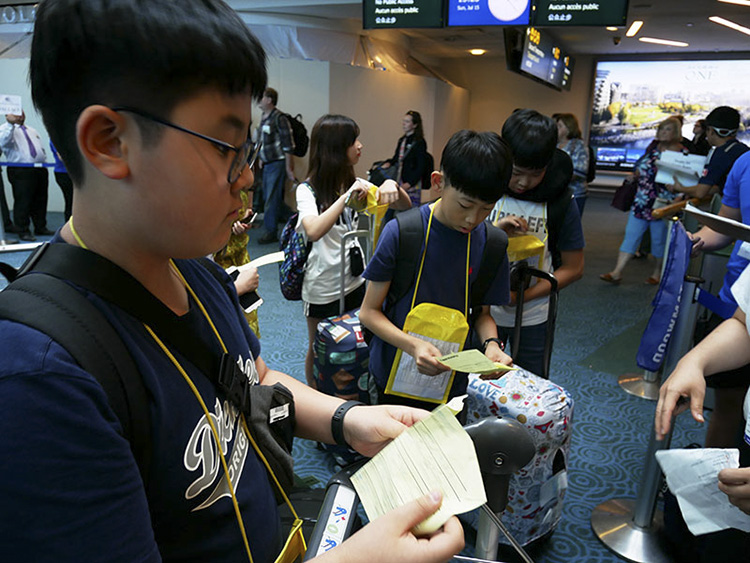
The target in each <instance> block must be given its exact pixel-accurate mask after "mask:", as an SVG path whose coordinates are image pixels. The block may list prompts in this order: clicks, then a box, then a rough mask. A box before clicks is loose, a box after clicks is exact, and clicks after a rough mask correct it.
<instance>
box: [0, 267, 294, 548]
mask: <svg viewBox="0 0 750 563" xmlns="http://www.w3.org/2000/svg"><path fill="white" fill-rule="evenodd" d="M176 263H177V266H178V268H179V269H180V271H181V272H182V274H183V275H184V276H185V278H186V280H187V281H188V283H189V284H190V286H191V287H192V288H193V290H194V291H195V292H196V294H197V295H198V296H199V299H200V300H201V302H202V303H203V305H204V306H205V307H206V309H207V311H208V313H209V316H210V317H211V319H212V320H213V322H214V324H215V325H216V327H217V329H218V331H219V333H220V334H221V336H222V339H223V340H224V343H225V344H226V346H227V349H228V351H229V353H230V354H231V356H232V357H234V358H237V360H238V362H240V363H241V364H242V365H243V367H244V371H245V373H246V374H248V375H249V376H255V377H257V371H256V370H255V366H254V358H257V357H258V355H259V354H260V343H259V342H258V340H257V339H256V338H255V336H254V335H253V333H252V332H251V331H250V330H249V329H248V326H247V323H246V322H244V319H243V317H242V315H241V314H240V312H239V309H238V305H237V302H236V299H235V300H234V302H232V300H230V298H229V296H228V295H227V293H226V291H225V288H224V287H222V286H221V285H220V284H219V283H218V282H217V281H216V279H215V278H214V277H213V275H212V274H211V273H210V272H208V271H207V270H206V269H205V268H204V267H203V266H201V265H200V264H198V263H196V262H193V261H184V260H183V261H177V262H176ZM32 275H33V274H32ZM226 279H227V283H231V282H229V278H228V277H227V278H226ZM86 295H87V298H88V299H89V300H91V301H92V302H93V303H94V304H95V305H96V306H97V307H98V308H99V309H100V310H101V311H102V312H103V313H104V315H105V316H106V317H107V318H108V320H110V322H111V323H112V325H113V326H114V327H115V329H116V330H117V332H118V333H119V334H120V335H121V336H122V338H123V341H124V342H125V344H126V346H127V348H128V350H129V351H130V353H131V354H132V356H133V359H134V360H135V362H136V365H137V366H138V368H139V370H140V371H141V374H142V377H143V382H144V385H145V386H146V389H147V391H148V393H149V395H150V397H151V404H150V410H151V424H152V443H153V457H152V460H151V467H150V477H149V482H148V488H147V490H144V485H143V482H142V480H141V476H140V474H139V472H138V467H137V466H136V462H135V460H134V458H133V455H132V453H131V450H130V447H129V444H128V442H127V441H126V440H125V439H124V438H123V437H122V436H121V435H120V433H119V430H120V429H121V427H120V423H119V420H118V419H117V418H116V416H115V414H114V413H113V411H112V410H111V409H110V407H109V405H108V403H107V397H106V395H105V393H104V390H103V389H102V387H101V386H100V385H99V383H98V382H97V381H96V380H95V379H94V378H93V377H92V376H91V375H90V374H88V373H87V372H85V371H83V370H82V369H81V368H80V367H79V366H78V365H77V364H76V363H75V361H74V360H73V359H72V358H71V356H70V355H69V354H68V353H67V352H66V351H65V350H64V349H62V348H61V347H60V346H59V345H58V344H57V343H55V342H53V341H52V340H51V339H50V338H49V337H47V336H45V335H44V334H42V333H40V332H37V331H35V330H33V329H30V328H28V327H26V326H25V325H19V324H15V323H11V322H9V321H0V357H2V358H3V362H2V364H1V365H0V428H1V429H2V432H1V433H0V495H1V496H2V502H1V503H0V521H2V522H3V531H2V533H1V534H0V538H2V539H1V540H0V553H2V558H3V559H5V560H9V561H36V560H47V561H62V562H67V561H76V562H77V561H160V560H162V559H163V560H164V561H180V562H187V561H195V562H199V561H201V562H202V561H226V562H234V561H243V560H246V559H247V555H246V553H245V548H244V545H243V541H242V536H241V533H240V529H239V525H238V523H237V520H236V517H235V513H234V508H233V505H232V500H231V497H230V495H229V492H228V487H227V484H226V480H225V476H224V471H223V469H222V466H221V463H220V460H219V457H218V451H217V447H216V444H215V441H214V438H213V436H212V435H211V431H210V427H209V425H208V421H207V419H206V417H205V415H204V412H203V410H202V408H201V406H200V404H199V403H198V401H197V399H196V398H195V396H194V395H193V393H192V392H191V390H190V388H189V386H188V384H187V383H186V382H185V380H184V379H183V377H182V376H181V375H180V373H179V372H178V371H177V369H176V368H175V367H174V365H173V364H172V362H171V361H170V360H169V359H168V358H167V357H166V355H165V354H164V352H163V351H162V350H161V349H159V348H158V346H157V344H156V343H155V342H154V340H153V339H152V338H151V337H150V336H149V335H148V333H147V332H146V331H145V329H144V327H143V325H141V323H140V322H138V321H137V320H135V319H134V318H133V317H131V316H130V315H128V314H127V313H125V312H124V311H122V310H121V309H119V308H118V307H116V306H113V305H111V304H109V303H107V302H104V301H103V300H101V299H100V298H98V297H97V296H95V295H91V294H86ZM180 322H184V323H185V324H186V325H188V326H189V327H190V328H191V329H192V330H194V331H196V332H197V333H198V334H199V335H200V336H201V337H202V338H203V340H204V341H206V342H208V343H211V345H212V346H218V343H217V341H216V338H215V336H214V335H213V333H212V332H211V329H210V327H209V326H208V323H207V322H206V320H205V318H204V317H203V315H202V314H201V313H200V311H199V310H198V308H197V306H196V304H195V303H194V302H192V300H191V303H190V312H189V313H187V314H186V315H184V316H183V317H181V318H180ZM173 352H174V351H173ZM176 356H177V358H178V360H179V362H180V363H181V365H182V366H183V368H184V369H185V370H186V372H187V373H188V375H189V376H190V378H191V379H192V381H193V382H194V384H195V386H196V387H197V388H198V390H199V391H200V394H201V396H202V398H203V400H204V402H205V404H206V407H207V408H208V411H209V413H210V416H211V418H212V419H213V421H214V422H215V423H216V427H217V429H218V432H219V435H220V437H221V441H222V448H223V455H224V457H225V459H226V462H227V465H228V466H229V471H230V474H231V475H232V482H233V485H234V488H235V489H236V491H235V492H236V496H237V498H238V501H239V505H240V507H241V512H242V517H243V520H244V526H245V529H246V531H247V535H248V539H249V543H250V549H251V552H252V555H253V558H254V560H255V561H256V562H261V561H263V562H266V561H273V560H274V559H275V557H276V556H277V554H278V552H279V550H280V548H281V541H282V536H281V525H280V521H279V517H278V512H277V508H276V502H275V500H274V496H273V491H272V489H271V486H272V485H271V484H270V483H269V478H268V475H267V473H266V470H265V468H264V467H263V466H262V464H261V462H260V460H259V459H258V457H257V456H256V455H255V453H254V451H253V449H252V446H250V444H249V442H248V440H247V439H246V437H245V435H244V434H243V433H242V431H241V425H240V420H239V417H238V416H237V412H236V410H235V409H234V408H233V407H231V406H230V405H229V404H228V403H226V402H224V401H221V400H219V398H218V397H217V395H216V393H215V391H214V388H213V385H212V384H211V383H210V382H209V380H208V379H207V378H206V377H204V376H203V374H201V373H200V372H199V371H198V370H197V369H196V368H194V367H193V366H192V365H191V364H190V363H189V362H188V361H187V360H185V359H184V358H182V357H181V356H180V355H179V354H176Z"/></svg>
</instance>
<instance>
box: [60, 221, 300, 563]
mask: <svg viewBox="0 0 750 563" xmlns="http://www.w3.org/2000/svg"><path fill="white" fill-rule="evenodd" d="M70 232H71V233H73V237H74V238H75V239H76V242H77V243H78V244H79V245H80V246H81V248H84V249H86V250H88V246H86V243H84V242H83V240H82V239H81V237H80V236H79V235H78V232H77V231H76V229H75V226H74V224H73V217H71V218H70ZM169 264H170V266H171V268H172V269H173V271H174V272H175V273H176V274H177V276H178V277H179V278H180V281H181V282H182V284H183V285H184V286H185V288H186V289H187V290H188V292H189V293H190V295H191V297H192V298H193V300H194V301H195V302H196V304H197V305H198V308H199V309H200V311H201V313H203V316H204V317H205V319H206V320H207V321H208V324H209V325H210V326H211V330H212V331H213V333H214V335H215V336H216V339H217V340H218V341H219V344H220V345H221V349H222V350H223V351H224V353H225V354H226V353H228V351H227V347H226V345H225V344H224V341H223V340H222V338H221V335H220V334H219V331H218V330H217V329H216V326H215V325H214V323H213V321H212V320H211V317H210V316H209V314H208V311H206V309H205V307H204V306H203V303H201V301H200V299H198V296H197V295H196V294H195V292H194V291H193V288H191V287H190V284H188V282H187V280H186V279H185V278H184V277H183V275H182V272H180V270H179V269H178V268H177V266H176V265H175V263H174V262H173V261H172V260H171V259H170V261H169ZM143 326H144V327H145V329H146V331H147V332H148V333H149V335H151V338H153V340H154V341H155V342H156V344H157V345H158V346H159V348H161V349H162V351H163V352H164V354H165V355H166V356H167V357H168V358H169V359H170V361H171V362H172V364H173V365H174V366H175V368H177V371H178V372H179V373H180V375H182V378H183V379H184V380H185V382H186V383H187V384H188V387H190V390H191V391H192V392H193V395H195V398H196V399H197V400H198V403H199V404H200V406H201V409H203V414H204V415H205V417H206V420H207V421H208V424H209V425H210V427H211V434H212V435H213V437H214V440H215V442H216V447H217V448H218V452H219V455H218V457H219V459H220V460H221V465H222V468H223V469H224V478H225V479H226V481H227V486H228V487H229V494H230V495H231V497H232V506H233V507H234V513H235V516H236V517H237V523H238V524H239V527H240V533H241V534H242V542H243V544H244V546H245V551H246V552H247V558H248V560H249V561H250V563H253V556H252V553H251V552H250V543H249V541H248V539H247V532H246V531H245V524H244V522H243V520H242V513H241V511H240V505H239V502H238V501H237V496H236V495H235V493H234V486H233V485H232V480H231V479H230V477H229V468H228V467H227V461H226V459H225V458H224V454H223V451H222V447H221V439H220V438H219V433H218V431H217V430H216V426H215V424H214V421H213V417H212V416H211V414H210V413H209V412H208V407H206V403H205V402H204V401H203V397H202V396H201V394H200V391H198V388H197V387H196V386H195V383H193V380H192V379H191V378H190V376H189V375H188V374H187V372H186V371H185V369H184V368H183V367H182V365H181V364H180V362H179V361H178V360H177V358H175V357H174V355H173V354H172V352H170V350H169V349H168V348H167V347H166V345H165V344H164V342H162V341H161V339H160V338H159V337H158V336H157V335H156V333H155V332H154V331H153V330H152V329H151V327H150V326H148V325H147V324H146V323H143ZM240 418H241V420H242V428H243V429H244V432H245V435H246V436H247V438H248V440H249V441H250V444H252V446H253V449H254V450H255V453H256V454H258V457H259V458H260V459H261V461H262V462H263V465H264V466H265V468H266V470H267V471H268V473H269V474H270V476H271V479H272V480H273V482H274V483H275V484H276V486H277V487H278V489H279V491H280V492H281V496H282V497H283V498H284V502H286V504H287V506H289V510H290V511H291V513H292V516H294V523H293V524H292V530H291V532H290V533H289V536H288V537H287V540H286V543H285V544H284V548H283V549H282V550H281V553H280V555H279V557H278V558H277V559H276V563H292V562H293V561H296V560H297V558H301V557H302V556H303V555H304V553H305V551H306V549H307V546H306V545H305V538H304V536H303V535H302V520H301V519H300V517H299V516H297V513H296V512H295V510H294V507H293V506H292V503H291V501H290V500H289V497H287V495H286V493H285V492H284V489H283V488H282V487H281V484H280V483H279V480H278V479H277V478H276V475H274V473H273V471H272V470H271V466H270V465H269V464H268V461H267V460H266V458H265V456H264V455H263V453H262V452H261V451H260V448H259V447H258V444H257V443H256V442H255V439H254V438H253V436H252V434H251V433H250V429H249V428H248V427H247V421H246V419H245V415H244V413H240Z"/></svg>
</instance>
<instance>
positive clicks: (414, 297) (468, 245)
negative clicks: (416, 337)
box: [409, 198, 471, 319]
mask: <svg viewBox="0 0 750 563" xmlns="http://www.w3.org/2000/svg"><path fill="white" fill-rule="evenodd" d="M441 201H442V198H441V199H439V200H437V201H436V202H435V203H434V204H433V205H432V206H430V218H429V219H428V221H427V234H425V237H424V250H423V251H422V261H421V262H420V264H419V273H418V274H417V283H416V284H414V295H412V297H411V307H409V310H411V309H413V308H414V303H416V301H417V290H418V289H419V280H420V279H421V278H422V268H424V259H425V256H426V255H427V243H428V242H429V240H430V227H432V215H433V214H434V213H435V208H436V207H437V206H438V205H439V204H440V202H441ZM470 254H471V232H469V236H468V239H467V241H466V289H465V294H464V316H465V317H466V318H467V319H468V318H469V256H470Z"/></svg>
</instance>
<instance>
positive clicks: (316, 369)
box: [313, 215, 370, 403]
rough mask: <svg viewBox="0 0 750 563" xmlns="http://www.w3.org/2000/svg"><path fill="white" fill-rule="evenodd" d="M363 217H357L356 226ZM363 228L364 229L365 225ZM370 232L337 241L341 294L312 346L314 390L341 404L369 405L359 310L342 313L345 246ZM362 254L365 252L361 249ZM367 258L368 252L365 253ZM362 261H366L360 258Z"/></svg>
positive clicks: (367, 360)
mask: <svg viewBox="0 0 750 563" xmlns="http://www.w3.org/2000/svg"><path fill="white" fill-rule="evenodd" d="M365 220H366V219H365V217H363V216H362V215H360V226H361V225H362V223H363V221H365ZM366 226H367V225H366ZM369 237H370V229H369V228H366V229H361V228H360V229H358V230H350V231H349V232H348V233H346V234H345V235H344V236H343V237H342V239H341V249H342V252H341V269H340V272H341V291H340V295H339V314H338V315H337V316H335V317H328V318H327V319H323V320H322V321H320V323H318V328H317V332H316V334H315V341H314V342H313V374H314V376H315V381H316V383H317V385H318V390H319V391H321V392H323V393H325V394H327V395H333V396H335V397H341V398H342V399H345V400H352V399H353V400H357V401H362V402H363V403H369V402H370V401H369V394H368V389H367V383H368V379H369V363H370V351H369V349H368V347H367V343H366V342H365V339H364V335H363V333H362V326H361V324H360V322H359V308H356V309H354V310H352V311H344V308H345V298H346V295H345V286H344V284H345V281H346V280H345V278H346V260H347V259H348V252H347V251H346V248H347V243H348V241H349V240H351V239H356V238H363V239H365V240H369ZM365 250H366V251H367V250H369V247H368V245H365ZM366 254H367V256H369V252H366ZM362 259H363V261H364V260H365V259H366V257H362Z"/></svg>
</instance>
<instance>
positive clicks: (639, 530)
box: [591, 276, 703, 563]
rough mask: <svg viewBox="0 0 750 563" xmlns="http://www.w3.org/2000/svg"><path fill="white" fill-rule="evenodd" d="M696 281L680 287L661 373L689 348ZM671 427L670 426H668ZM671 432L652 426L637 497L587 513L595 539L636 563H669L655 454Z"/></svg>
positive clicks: (688, 280)
mask: <svg viewBox="0 0 750 563" xmlns="http://www.w3.org/2000/svg"><path fill="white" fill-rule="evenodd" d="M702 281H703V280H701V279H700V278H694V277H690V276H686V277H685V280H684V282H683V285H682V293H681V297H680V305H681V306H680V311H679V313H678V315H677V319H676V321H675V327H674V330H673V332H672V336H671V338H670V340H669V345H668V346H667V349H666V351H665V357H664V363H663V366H662V367H663V371H664V373H665V374H669V373H671V372H672V371H673V370H674V368H675V366H676V365H677V362H678V361H679V360H680V358H682V356H684V355H685V353H687V352H688V351H689V350H690V348H691V347H692V338H693V331H694V330H695V322H696V320H697V315H698V302H697V300H696V298H697V288H698V284H700V283H702ZM672 428H674V425H672ZM671 440H672V430H670V432H669V433H668V434H667V436H665V437H664V439H663V440H659V441H657V440H656V438H655V433H654V428H653V425H652V427H651V437H650V439H649V444H648V448H647V451H646V461H645V464H644V468H643V473H642V475H641V481H640V486H639V490H638V497H637V498H636V499H635V501H633V500H631V499H612V500H608V501H606V502H604V503H602V504H600V505H599V506H597V507H596V508H594V511H593V512H592V514H591V527H592V528H593V530H594V533H595V534H596V536H597V537H598V538H599V539H600V540H601V541H602V543H604V545H606V546H607V547H608V548H609V549H611V550H612V551H614V552H615V553H617V554H618V555H620V556H622V557H624V558H626V559H628V560H630V561H636V562H638V563H669V562H670V561H671V559H670V557H669V556H668V554H667V553H666V549H665V546H664V544H663V542H662V538H661V536H660V532H661V529H662V527H663V516H662V514H661V512H658V513H657V511H656V500H657V497H658V493H659V488H660V486H661V480H662V474H661V469H660V468H659V465H658V463H657V461H656V456H655V454H656V452H657V451H659V450H663V449H667V448H669V445H670V443H671Z"/></svg>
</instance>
